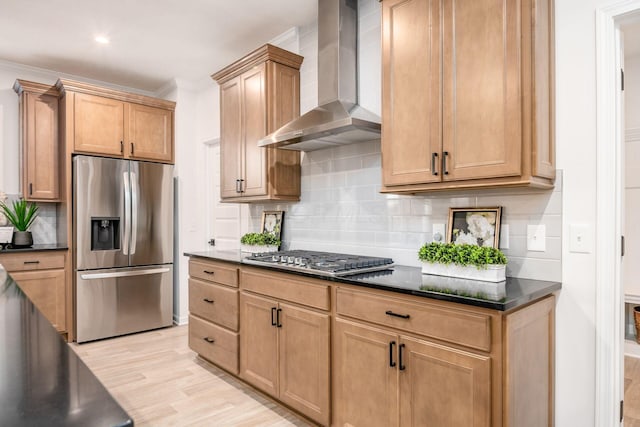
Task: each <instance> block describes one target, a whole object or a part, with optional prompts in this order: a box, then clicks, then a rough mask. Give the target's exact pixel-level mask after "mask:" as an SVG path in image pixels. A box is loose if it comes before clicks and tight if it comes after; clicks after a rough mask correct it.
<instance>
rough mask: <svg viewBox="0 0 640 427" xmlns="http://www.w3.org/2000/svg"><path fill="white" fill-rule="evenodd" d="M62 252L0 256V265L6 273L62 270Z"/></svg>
mask: <svg viewBox="0 0 640 427" xmlns="http://www.w3.org/2000/svg"><path fill="white" fill-rule="evenodd" d="M64 254H65V253H64V252H60V251H56V252H22V253H11V254H0V264H2V265H3V266H4V268H5V270H7V271H8V272H12V271H29V270H49V269H53V268H64Z"/></svg>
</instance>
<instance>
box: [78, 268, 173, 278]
mask: <svg viewBox="0 0 640 427" xmlns="http://www.w3.org/2000/svg"><path fill="white" fill-rule="evenodd" d="M169 271H171V269H169V268H167V267H162V268H147V269H144V270H132V271H118V272H112V273H87V274H81V275H80V277H81V278H82V279H83V280H95V279H111V278H114V277H131V276H147V275H149V274H161V273H168V272H169Z"/></svg>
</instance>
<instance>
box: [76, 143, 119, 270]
mask: <svg viewBox="0 0 640 427" xmlns="http://www.w3.org/2000/svg"><path fill="white" fill-rule="evenodd" d="M128 175H129V162H127V161H124V160H118V159H105V158H101V157H89V156H76V157H74V159H73V218H74V221H73V233H74V236H75V239H74V240H75V242H76V268H77V269H78V270H84V269H92V268H111V267H126V266H128V265H129V257H128V255H127V250H128V228H127V219H128V216H129V215H130V208H129V206H130V198H127V193H129V192H130V185H129V182H128V180H127V178H128Z"/></svg>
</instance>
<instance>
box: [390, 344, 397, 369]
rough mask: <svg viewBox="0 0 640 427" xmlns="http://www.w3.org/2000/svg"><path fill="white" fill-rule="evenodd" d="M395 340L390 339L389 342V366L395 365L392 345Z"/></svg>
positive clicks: (393, 366) (393, 345)
mask: <svg viewBox="0 0 640 427" xmlns="http://www.w3.org/2000/svg"><path fill="white" fill-rule="evenodd" d="M395 345H396V342H395V341H391V342H390V343H389V367H390V368H395V366H396V362H394V361H393V347H395Z"/></svg>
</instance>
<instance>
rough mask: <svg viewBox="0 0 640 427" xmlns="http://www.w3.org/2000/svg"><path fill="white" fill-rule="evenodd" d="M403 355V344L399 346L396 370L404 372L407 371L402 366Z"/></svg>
mask: <svg viewBox="0 0 640 427" xmlns="http://www.w3.org/2000/svg"><path fill="white" fill-rule="evenodd" d="M403 354H404V344H400V347H399V348H398V364H399V366H398V369H399V370H401V371H404V370H405V369H407V367H406V366H405V365H403V364H402V355H403Z"/></svg>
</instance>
